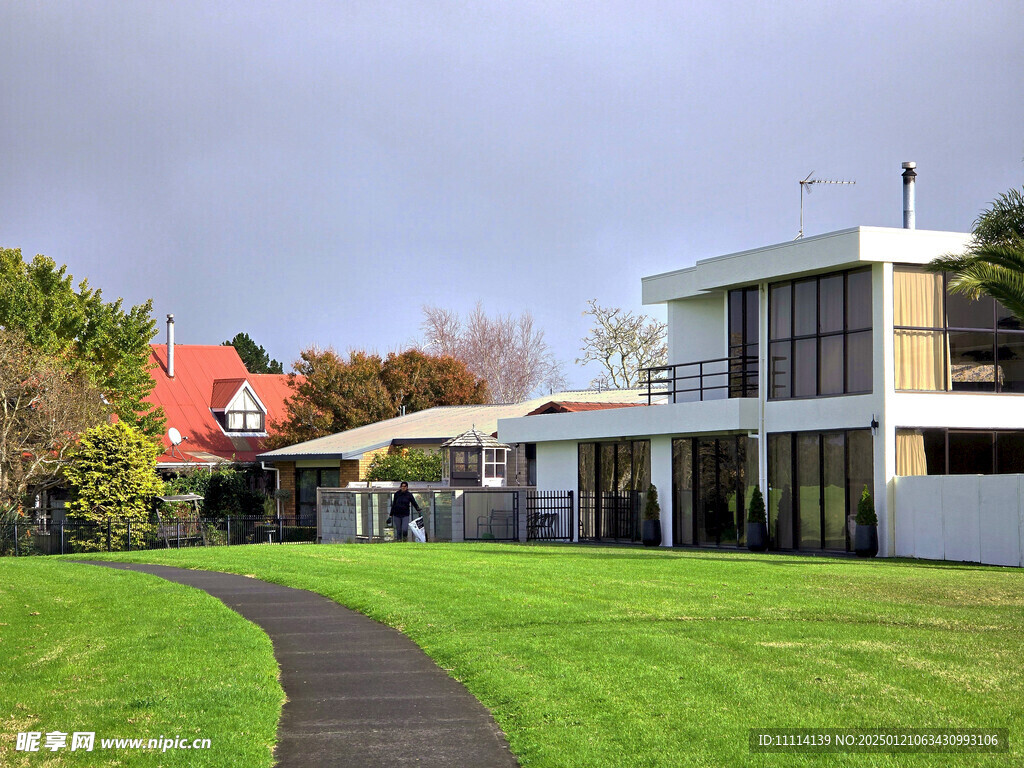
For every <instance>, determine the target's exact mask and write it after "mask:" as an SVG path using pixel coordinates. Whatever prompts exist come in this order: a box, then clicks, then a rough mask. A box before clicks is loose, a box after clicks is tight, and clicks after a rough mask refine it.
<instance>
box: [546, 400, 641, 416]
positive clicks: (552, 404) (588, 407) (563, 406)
mask: <svg viewBox="0 0 1024 768" xmlns="http://www.w3.org/2000/svg"><path fill="white" fill-rule="evenodd" d="M646 406H647V403H577V402H570V401H568V400H549V401H548V402H546V403H544V405H542V406H540V407H539V408H534V409H533V410H532V411H530V412H529V413H528V414H526V415H527V416H539V415H541V414H544V413H579V412H580V411H606V410H608V409H609V408H640V407H646Z"/></svg>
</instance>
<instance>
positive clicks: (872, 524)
mask: <svg viewBox="0 0 1024 768" xmlns="http://www.w3.org/2000/svg"><path fill="white" fill-rule="evenodd" d="M853 551H854V552H856V553H857V556H858V557H874V556H875V555H877V554H878V516H877V515H876V514H875V502H874V501H873V500H872V499H871V493H870V492H869V491H868V487H867V486H866V485H865V486H864V491H863V493H861V495H860V501H859V502H858V503H857V528H856V531H855V533H854V538H853Z"/></svg>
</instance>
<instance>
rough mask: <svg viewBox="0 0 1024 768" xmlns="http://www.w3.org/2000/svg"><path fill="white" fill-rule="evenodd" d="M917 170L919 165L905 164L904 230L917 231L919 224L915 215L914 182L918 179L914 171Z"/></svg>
mask: <svg viewBox="0 0 1024 768" xmlns="http://www.w3.org/2000/svg"><path fill="white" fill-rule="evenodd" d="M915 168H917V163H914V162H907V163H903V228H904V229H915V228H916V226H917V222H916V221H915V220H914V219H915V213H914V180H915V179H916V178H917V173H915V172H914V169H915Z"/></svg>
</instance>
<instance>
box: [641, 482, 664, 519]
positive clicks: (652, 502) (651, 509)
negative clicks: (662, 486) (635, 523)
mask: <svg viewBox="0 0 1024 768" xmlns="http://www.w3.org/2000/svg"><path fill="white" fill-rule="evenodd" d="M660 519H661V504H659V503H658V489H657V488H655V487H654V486H653V485H651V486H648V488H647V503H646V504H644V520H660Z"/></svg>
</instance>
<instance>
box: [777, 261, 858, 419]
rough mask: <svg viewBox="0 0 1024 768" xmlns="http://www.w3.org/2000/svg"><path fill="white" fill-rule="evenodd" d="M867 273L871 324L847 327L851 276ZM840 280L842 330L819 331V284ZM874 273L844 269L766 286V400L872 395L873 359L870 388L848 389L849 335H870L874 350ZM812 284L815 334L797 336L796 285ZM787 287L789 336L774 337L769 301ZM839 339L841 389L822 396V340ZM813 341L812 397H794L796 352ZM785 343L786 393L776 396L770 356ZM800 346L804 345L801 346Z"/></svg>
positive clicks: (856, 269)
mask: <svg viewBox="0 0 1024 768" xmlns="http://www.w3.org/2000/svg"><path fill="white" fill-rule="evenodd" d="M860 273H867V274H868V275H869V280H868V296H869V298H870V299H871V310H870V311H869V312H868V318H869V320H871V321H872V322H870V323H869V325H867V326H864V327H862V326H851V325H850V311H849V307H850V301H849V298H850V275H852V274H860ZM840 276H841V277H842V279H843V288H842V301H843V307H842V316H843V323H842V328H841V329H839V330H830V331H822V330H821V322H822V312H821V283H822V281H823V280H830V279H835V278H837V277H840ZM873 276H874V270H873V268H872V267H871V266H865V267H855V268H853V269H845V270H841V271H839V272H826V273H824V274H821V275H814V276H813V277H803V278H797V279H793V280H780V281H778V282H775V283H769V285H768V302H769V305H768V318H769V323H768V350H769V355H768V358H769V359H768V385H767V389H768V392H767V399H768V400H807V399H811V398H819V397H845V396H847V395H870V394H872V393H873V392H874V378H875V377H874V359H873V356H872V360H871V366H872V367H871V376H870V377H869V380H870V382H871V386H870V387H869V388H868V389H856V390H854V389H851V388H850V380H851V377H850V370H849V368H850V343H849V339H850V337H851V336H853V335H856V334H862V333H870V334H871V339H872V344H871V348H872V349H874V322H873V320H874V317H873V316H874V295H873V294H874V291H873V288H874V285H873V283H874V279H873ZM812 282H813V283H814V296H815V306H814V332H813V333H797V332H796V317H797V309H798V308H797V302H796V286H797V285H798V284H806V283H812ZM786 288H788V293H789V322H788V326H789V335H788V336H779V337H775V336H773V328H772V324H771V319H772V301H773V298H772V297H773V294H774V292H775V291H776V290H778V289H786ZM837 337H838V338H841V339H842V361H843V367H842V374H841V380H842V387H841V391H838V392H828V393H824V394H823V393H822V376H821V368H822V340H823V339H833V338H837ZM808 341H813V342H814V344H813V346H814V394H800V395H798V394H796V393H795V386H796V383H797V378H796V369H797V365H796V349H797V345H798V343H799V342H808ZM777 344H785V345H787V347H788V356H787V358H786V359H787V360H788V363H789V371H788V375H787V385H786V392H787V394H784V395H776V394H775V384H774V382H775V375H776V373H775V368H774V362H773V360H774V358H773V357H772V355H771V350H772V347H773V346H774V345H777ZM803 346H806V344H805V345H803Z"/></svg>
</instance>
